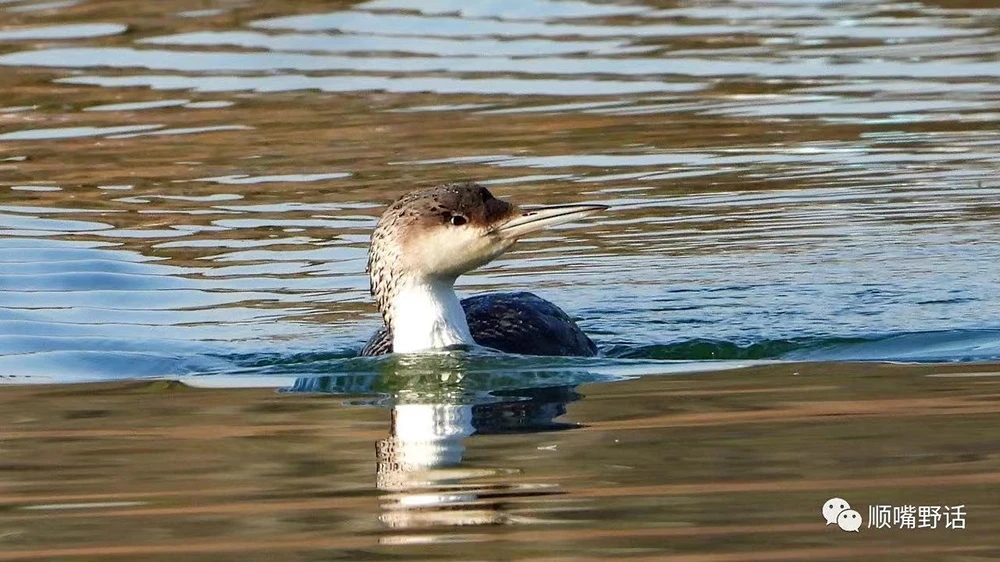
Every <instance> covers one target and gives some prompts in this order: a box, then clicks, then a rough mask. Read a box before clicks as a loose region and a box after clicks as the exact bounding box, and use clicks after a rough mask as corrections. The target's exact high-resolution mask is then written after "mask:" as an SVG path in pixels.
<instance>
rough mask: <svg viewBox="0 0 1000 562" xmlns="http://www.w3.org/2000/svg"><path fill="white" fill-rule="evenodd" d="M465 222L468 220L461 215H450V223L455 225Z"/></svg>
mask: <svg viewBox="0 0 1000 562" xmlns="http://www.w3.org/2000/svg"><path fill="white" fill-rule="evenodd" d="M466 222H468V221H467V220H466V219H465V217H463V216H462V215H452V217H451V224H453V225H455V226H462V225H463V224H465V223H466Z"/></svg>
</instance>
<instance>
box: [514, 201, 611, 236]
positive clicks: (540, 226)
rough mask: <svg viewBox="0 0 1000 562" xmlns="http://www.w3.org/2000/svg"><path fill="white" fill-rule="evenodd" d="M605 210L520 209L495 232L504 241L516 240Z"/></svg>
mask: <svg viewBox="0 0 1000 562" xmlns="http://www.w3.org/2000/svg"><path fill="white" fill-rule="evenodd" d="M607 208H608V206H607V205H553V206H551V207H535V208H532V209H520V210H519V212H518V213H517V214H515V215H514V218H512V219H510V220H508V221H507V222H505V223H502V224H500V225H499V226H497V228H496V232H497V233H499V234H500V236H502V237H503V238H505V239H508V240H516V239H518V238H520V237H522V236H524V235H526V234H531V233H533V232H538V231H539V230H544V229H546V228H549V227H551V226H555V225H557V224H563V223H567V222H572V221H574V220H576V219H579V218H583V217H585V216H587V215H591V214H593V213H596V212H598V211H603V210H605V209H607Z"/></svg>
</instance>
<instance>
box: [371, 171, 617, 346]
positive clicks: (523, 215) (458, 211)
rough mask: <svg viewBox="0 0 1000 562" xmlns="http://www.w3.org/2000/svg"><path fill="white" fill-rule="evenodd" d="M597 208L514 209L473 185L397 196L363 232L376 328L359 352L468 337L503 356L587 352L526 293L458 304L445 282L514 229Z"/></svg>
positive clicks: (498, 247)
mask: <svg viewBox="0 0 1000 562" xmlns="http://www.w3.org/2000/svg"><path fill="white" fill-rule="evenodd" d="M603 208H604V207H603V206H601V205H577V206H565V207H548V208H543V209H538V210H534V211H522V210H520V209H519V208H517V207H516V206H514V205H512V204H510V203H508V202H506V201H503V200H500V199H497V198H495V197H493V195H492V194H491V193H490V192H489V190H487V189H486V188H485V187H482V186H480V185H477V184H474V183H460V184H448V185H441V186H438V187H435V188H431V189H427V190H423V191H415V192H412V193H408V194H406V195H404V196H402V197H400V198H399V199H397V200H396V201H395V202H394V203H392V205H390V206H389V207H388V208H387V209H386V210H385V212H384V213H383V214H382V216H381V218H380V219H379V221H378V224H377V225H376V227H375V231H374V233H373V234H372V240H371V247H370V249H369V254H368V267H367V271H368V276H369V280H370V281H371V293H372V296H373V297H374V298H375V303H376V305H377V306H378V309H379V311H380V312H381V314H382V319H383V321H384V327H383V328H382V329H381V330H379V331H378V332H377V333H376V334H375V335H374V336H372V338H371V339H370V340H369V341H368V343H367V344H366V345H365V347H364V349H363V350H362V351H361V354H362V355H381V354H385V353H391V352H393V350H394V347H395V348H397V349H400V347H399V346H402V350H404V351H414V350H421V349H428V348H440V347H447V346H449V345H456V344H457V345H462V344H465V345H472V344H473V343H475V344H479V345H482V346H485V347H489V348H493V349H496V350H499V351H503V352H507V353H520V354H527V355H586V356H591V355H595V354H596V353H597V347H596V346H595V345H594V343H593V342H592V341H591V340H590V338H588V337H587V336H586V335H585V334H584V333H583V331H582V330H580V328H579V327H578V326H577V325H576V323H575V322H574V321H573V320H572V319H571V318H570V317H569V316H568V315H567V314H566V313H565V312H563V311H562V310H561V309H560V308H559V307H557V306H556V305H554V304H552V303H551V302H548V301H546V300H544V299H542V298H540V297H538V296H536V295H533V294H531V293H492V294H486V295H477V296H474V297H470V298H467V299H464V300H462V301H460V302H459V301H458V299H457V297H455V295H454V290H453V288H452V287H453V285H454V282H455V279H456V278H457V277H458V276H459V275H461V274H463V273H465V272H467V271H470V270H472V269H475V268H476V267H479V266H481V265H483V264H485V263H488V262H489V261H491V260H492V259H494V258H496V257H497V256H499V255H500V254H502V253H503V252H504V251H505V250H506V249H507V248H509V247H510V246H511V245H512V244H513V243H514V242H515V241H516V240H517V239H518V238H519V237H520V236H523V235H526V234H530V233H533V232H536V231H538V230H541V229H543V228H545V227H546V226H550V225H552V224H560V223H562V222H567V221H568V220H571V219H573V218H576V217H579V216H585V215H586V214H590V213H591V212H594V211H597V210H601V209H603ZM404 319H405V320H404ZM400 322H402V324H400ZM397 330H398V331H397Z"/></svg>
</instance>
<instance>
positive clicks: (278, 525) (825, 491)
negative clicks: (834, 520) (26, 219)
mask: <svg viewBox="0 0 1000 562" xmlns="http://www.w3.org/2000/svg"><path fill="white" fill-rule="evenodd" d="M997 372H998V366H997V365H995V364H994V365H990V364H977V365H951V366H906V365H895V366H894V365H878V364H846V363H845V364H836V365H834V364H797V365H782V364H777V365H762V366H758V367H751V368H747V369H736V370H731V371H720V372H716V373H701V374H686V375H685V374H674V375H669V376H646V377H642V378H640V379H636V380H632V381H626V382H617V383H613V384H604V383H597V384H585V385H583V386H581V387H578V388H572V386H564V387H548V388H535V389H527V390H525V389H518V390H517V391H516V392H513V394H514V395H517V396H518V397H520V398H521V399H520V400H497V401H494V402H490V403H475V401H470V400H469V395H468V394H462V393H461V386H462V379H461V378H460V377H453V378H449V379H448V380H447V381H444V382H440V383H439V384H436V385H430V384H427V380H426V379H424V381H423V382H421V383H420V385H419V386H420V388H415V387H413V386H412V385H411V386H410V388H409V389H406V388H405V386H406V383H405V382H404V383H402V384H403V385H404V388H403V389H402V390H400V391H399V392H398V393H396V394H395V396H396V397H397V399H398V405H396V406H395V411H394V412H392V411H391V410H390V411H388V412H387V410H386V409H385V408H384V407H380V406H379V404H382V405H388V403H386V402H384V395H380V394H374V395H372V394H367V395H364V396H356V397H351V396H349V395H348V396H343V395H340V396H338V395H331V394H330V393H329V391H330V390H331V389H330V387H329V386H326V387H325V388H324V385H323V384H322V383H319V384H317V385H316V386H314V387H313V388H312V389H309V388H308V387H306V386H304V385H298V387H297V388H296V390H302V391H304V392H291V393H289V392H281V393H276V392H275V391H274V390H273V389H270V388H257V389H255V388H241V389H224V388H215V389H210V388H205V389H194V388H190V387H188V386H186V385H178V384H169V383H160V382H155V383H102V384H97V385H78V386H73V385H67V386H61V387H7V388H6V389H5V392H4V393H0V424H2V425H0V427H3V428H4V429H3V430H0V447H2V449H3V451H4V461H3V464H2V474H3V480H2V487H3V493H2V496H0V497H2V505H0V528H2V529H3V534H2V536H0V541H3V546H4V548H3V549H2V550H0V560H15V559H43V558H44V559H60V558H65V559H73V558H81V557H82V558H88V557H90V558H114V557H117V558H122V559H163V560H166V559H177V557H180V556H183V557H184V559H194V560H210V559H211V560H220V559H234V560H235V559H246V556H248V555H249V556H251V557H252V558H253V557H255V556H265V554H264V553H266V557H267V559H275V560H305V559H315V557H316V556H320V557H328V556H337V555H339V556H346V557H348V558H352V559H357V558H364V557H369V556H375V557H381V556H398V557H403V558H407V559H430V558H435V557H439V556H448V557H456V558H461V559H481V558H483V556H486V557H488V558H497V559H510V558H535V557H537V558H539V559H542V558H550V557H552V556H562V557H572V558H580V559H594V560H597V559H607V558H609V557H615V558H634V559H637V560H643V559H649V557H655V558H658V559H665V560H703V559H704V560H709V559H711V560H739V559H745V558H746V556H748V555H749V553H751V552H752V553H753V555H752V557H753V558H754V559H759V560H787V559H831V560H832V559H840V560H842V559H857V560H868V559H885V558H886V557H888V558H896V557H900V556H907V557H908V558H909V559H913V560H968V559H969V558H963V557H968V556H982V557H990V556H997V555H1000V551H997V549H996V543H995V541H994V540H993V538H994V537H995V536H996V534H997V533H998V532H1000V501H998V497H997V495H996V494H995V493H994V490H995V489H996V486H997V485H998V484H1000V455H997V454H996V452H995V447H993V446H992V443H993V442H994V441H995V439H994V435H995V433H996V428H997V427H1000V417H998V416H1000V414H998V412H1000V409H998V408H997V407H996V398H997V396H1000V376H998V375H997ZM387 376H389V377H391V375H387ZM311 380H312V379H311ZM300 382H305V381H300ZM313 382H316V381H315V380H313ZM310 390H311V391H310ZM407 394H409V395H408V396H407ZM459 395H461V396H462V398H457V397H458V396H459ZM400 396H402V397H403V398H398V397H400ZM393 404H397V403H396V402H393ZM564 409H565V411H566V413H565V415H561V414H562V412H563V410H564ZM830 497H843V498H845V499H847V500H848V501H850V502H851V504H852V506H855V508H857V509H858V510H859V512H861V513H862V515H863V516H864V517H867V506H868V505H875V504H890V505H902V504H904V503H908V504H914V505H949V504H952V503H964V504H965V505H966V509H967V514H968V515H967V521H968V528H967V529H965V530H961V531H960V530H945V529H938V530H933V531H932V530H929V529H924V530H913V531H900V530H893V531H887V530H875V529H869V528H867V527H862V529H861V532H860V533H859V534H857V535H855V534H853V533H851V534H850V536H848V533H843V532H842V531H840V530H838V529H832V528H828V527H826V526H825V525H824V521H823V518H822V515H821V514H820V507H821V506H822V505H823V503H824V502H825V501H826V500H827V499H829V498H830ZM858 506H860V507H858ZM484 545H488V546H486V547H484ZM484 548H486V550H484Z"/></svg>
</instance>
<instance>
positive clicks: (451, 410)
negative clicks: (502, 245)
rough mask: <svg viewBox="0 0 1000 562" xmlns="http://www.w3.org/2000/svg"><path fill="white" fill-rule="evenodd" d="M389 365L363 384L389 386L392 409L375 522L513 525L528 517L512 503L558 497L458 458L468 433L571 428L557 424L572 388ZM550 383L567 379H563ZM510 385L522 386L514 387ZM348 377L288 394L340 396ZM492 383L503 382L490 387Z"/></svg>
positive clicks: (508, 473) (435, 362) (413, 363)
mask: <svg viewBox="0 0 1000 562" xmlns="http://www.w3.org/2000/svg"><path fill="white" fill-rule="evenodd" d="M393 367H394V368H393V369H392V370H391V371H392V372H390V373H385V374H383V375H382V376H381V377H380V378H379V379H380V380H378V381H373V382H372V384H371V385H369V386H370V389H369V390H370V391H377V390H378V389H379V388H382V389H386V390H390V391H389V392H385V395H386V398H385V399H384V400H381V401H377V402H376V403H377V404H380V405H384V406H387V407H389V409H390V416H389V419H390V426H389V434H388V436H387V437H385V438H383V439H380V440H379V441H378V442H377V443H376V447H375V453H376V469H375V473H376V487H377V489H378V490H380V491H381V492H382V495H381V496H380V498H379V500H380V504H381V513H380V517H379V519H380V520H381V521H382V523H384V524H385V525H386V526H388V527H389V528H392V529H400V530H402V529H406V530H411V529H427V528H433V527H439V526H459V525H498V524H510V523H517V522H522V521H524V520H526V519H527V517H526V516H524V515H519V514H518V513H523V512H524V511H523V510H518V507H519V500H520V501H522V502H523V500H525V499H527V498H532V497H537V496H541V495H551V494H557V493H559V492H558V490H555V489H553V488H552V487H550V486H546V485H541V484H537V485H533V484H526V483H523V482H514V479H515V478H516V477H517V475H518V474H519V473H520V470H519V469H516V468H510V467H480V466H472V465H471V464H470V463H467V462H466V461H465V460H464V456H465V453H466V447H467V446H468V440H469V438H470V437H472V436H473V435H484V434H511V433H537V432H547V431H561V430H567V429H571V428H574V427H576V425H575V424H572V423H566V422H561V421H557V419H558V418H559V417H560V416H562V415H563V414H565V413H566V406H567V404H569V403H570V402H573V401H576V400H579V399H580V398H582V396H581V395H580V394H578V393H577V392H576V391H575V385H573V384H546V383H554V382H557V381H556V380H551V379H553V377H551V376H546V374H545V373H537V372H535V373H525V372H518V373H515V374H506V375H498V374H496V372H493V373H492V374H491V375H489V376H485V375H481V376H477V375H475V374H470V373H468V372H467V371H466V369H465V367H466V365H464V364H463V363H462V362H461V361H451V360H449V359H448V356H447V355H442V356H440V357H435V358H430V359H426V358H424V359H421V358H412V360H400V361H397V362H396V364H395V365H394V366H393ZM442 367H445V368H442ZM554 378H555V379H559V382H564V381H566V380H567V379H571V378H572V377H567V376H566V373H560V374H559V376H557V377H554ZM516 380H522V381H524V382H523V383H522V385H521V386H519V385H518V384H516V383H512V381H516ZM348 381H353V382H354V383H357V382H358V381H357V378H352V377H326V376H323V377H313V378H304V379H299V380H298V381H296V384H295V386H294V387H293V388H292V389H290V390H293V391H300V392H334V393H338V394H339V393H344V392H345V391H347V392H349V391H350V389H349V388H345V387H344V384H345V383H347V384H348V385H350V383H349V382H348ZM491 381H493V382H498V381H502V382H503V383H504V384H499V385H498V386H500V388H498V389H494V390H490V385H489V383H490V382H491ZM532 385H536V386H532ZM522 386H523V387H522ZM357 390H358V389H356V390H355V392H356V391H357ZM522 507H523V506H522ZM397 538H399V539H400V540H402V539H403V537H397ZM411 538H412V537H411ZM390 540H391V539H390Z"/></svg>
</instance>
